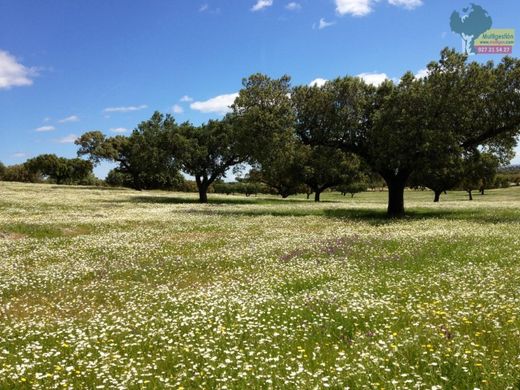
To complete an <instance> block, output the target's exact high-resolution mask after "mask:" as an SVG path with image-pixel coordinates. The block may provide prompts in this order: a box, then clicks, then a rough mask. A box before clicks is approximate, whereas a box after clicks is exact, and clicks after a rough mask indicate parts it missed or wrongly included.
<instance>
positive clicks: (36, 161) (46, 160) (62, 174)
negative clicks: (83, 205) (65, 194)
mask: <svg viewBox="0 0 520 390" xmlns="http://www.w3.org/2000/svg"><path fill="white" fill-rule="evenodd" d="M24 165H25V167H26V168H27V170H28V171H29V172H30V173H32V174H33V175H42V176H44V177H48V178H49V179H50V180H52V181H54V182H56V184H78V183H80V182H81V181H82V180H85V179H86V178H87V177H89V176H90V175H92V169H93V165H92V163H91V162H90V161H86V160H82V159H80V158H72V159H68V158H64V157H58V156H56V155H55V154H42V155H39V156H37V157H34V158H31V159H29V160H27V161H26V162H25V164H24Z"/></svg>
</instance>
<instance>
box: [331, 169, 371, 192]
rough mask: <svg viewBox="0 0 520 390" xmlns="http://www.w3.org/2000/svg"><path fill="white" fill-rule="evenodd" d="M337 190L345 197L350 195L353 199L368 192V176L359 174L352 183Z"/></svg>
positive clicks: (347, 183) (342, 185)
mask: <svg viewBox="0 0 520 390" xmlns="http://www.w3.org/2000/svg"><path fill="white" fill-rule="evenodd" d="M336 190H337V191H339V192H341V194H342V195H343V196H345V195H346V194H350V197H351V198H353V197H354V195H356V194H359V193H360V192H365V191H367V190H368V176H366V175H365V174H358V175H357V176H355V177H354V178H353V179H352V180H351V181H349V182H346V183H344V184H340V185H339V186H337V187H336Z"/></svg>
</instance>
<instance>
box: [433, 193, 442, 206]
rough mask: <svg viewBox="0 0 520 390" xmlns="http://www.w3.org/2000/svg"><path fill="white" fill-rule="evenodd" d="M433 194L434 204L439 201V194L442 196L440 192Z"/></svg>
mask: <svg viewBox="0 0 520 390" xmlns="http://www.w3.org/2000/svg"><path fill="white" fill-rule="evenodd" d="M434 193H435V197H434V198H433V201H434V202H435V203H437V202H439V200H441V194H442V191H434Z"/></svg>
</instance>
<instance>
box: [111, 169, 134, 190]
mask: <svg viewBox="0 0 520 390" xmlns="http://www.w3.org/2000/svg"><path fill="white" fill-rule="evenodd" d="M105 183H107V184H108V185H109V186H111V187H130V188H131V187H132V184H133V183H132V176H130V175H129V174H128V173H123V172H121V171H120V170H119V169H117V168H114V169H111V170H110V171H109V172H108V174H107V177H106V178H105Z"/></svg>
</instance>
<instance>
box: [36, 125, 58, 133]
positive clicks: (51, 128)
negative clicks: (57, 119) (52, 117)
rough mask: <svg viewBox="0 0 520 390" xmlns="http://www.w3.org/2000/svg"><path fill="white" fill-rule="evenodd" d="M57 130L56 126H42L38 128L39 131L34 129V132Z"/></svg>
mask: <svg viewBox="0 0 520 390" xmlns="http://www.w3.org/2000/svg"><path fill="white" fill-rule="evenodd" d="M54 130H56V128H55V127H54V126H42V127H38V128H37V129H34V131H37V132H39V133H42V132H45V131H54Z"/></svg>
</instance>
